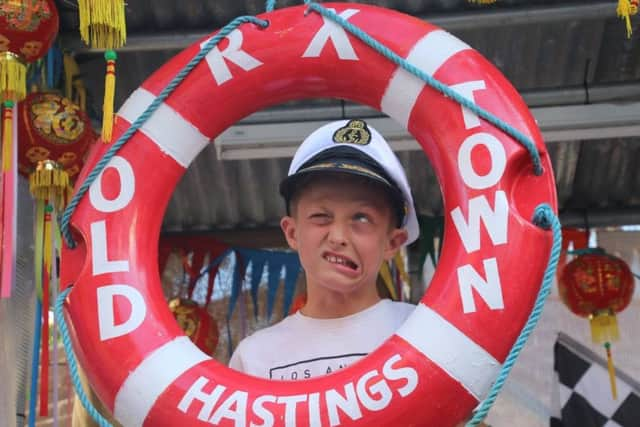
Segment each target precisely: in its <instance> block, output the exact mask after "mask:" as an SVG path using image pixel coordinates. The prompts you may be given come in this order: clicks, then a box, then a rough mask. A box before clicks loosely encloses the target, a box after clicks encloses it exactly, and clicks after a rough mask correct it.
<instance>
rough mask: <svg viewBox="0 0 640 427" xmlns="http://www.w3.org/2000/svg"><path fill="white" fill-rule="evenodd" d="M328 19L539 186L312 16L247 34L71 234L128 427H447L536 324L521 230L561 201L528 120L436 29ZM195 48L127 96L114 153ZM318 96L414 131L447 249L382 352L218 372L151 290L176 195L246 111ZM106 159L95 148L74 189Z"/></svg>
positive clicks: (163, 119) (177, 97) (168, 107)
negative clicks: (320, 369) (492, 118)
mask: <svg viewBox="0 0 640 427" xmlns="http://www.w3.org/2000/svg"><path fill="white" fill-rule="evenodd" d="M328 7H331V8H333V9H335V11H336V13H338V14H339V15H340V16H341V17H343V18H344V19H346V20H348V22H350V23H352V24H354V25H356V26H358V27H360V28H361V29H363V30H364V31H365V32H366V33H367V34H369V35H370V36H371V37H373V38H374V39H376V40H378V41H380V42H381V43H382V44H384V45H386V46H388V47H389V48H390V49H391V50H393V51H394V52H396V53H397V54H398V55H400V56H402V57H404V58H406V59H407V60H408V61H409V62H410V63H412V64H413V65H415V66H416V67H419V68H420V69H421V70H423V71H424V72H425V73H427V74H429V75H431V76H433V77H435V78H436V79H438V80H439V81H441V82H443V83H444V84H446V85H448V86H450V87H451V88H453V89H454V90H458V91H459V93H461V94H462V95H463V96H465V97H467V98H469V99H472V100H473V101H474V102H475V103H476V104H478V105H480V106H481V107H483V108H485V109H486V110H488V111H491V112H492V113H493V114H495V115H496V116H498V117H500V118H502V119H503V120H505V121H507V122H508V123H509V124H510V125H511V126H513V127H514V128H516V129H518V130H519V131H520V132H522V133H523V134H524V135H526V136H527V137H528V138H530V139H531V140H532V141H534V142H535V144H536V148H537V149H538V150H539V152H540V156H541V163H542V166H543V167H544V170H545V172H544V173H543V174H542V175H541V176H535V175H534V174H533V173H532V167H531V163H530V159H529V153H528V152H527V150H525V149H524V148H523V147H522V146H521V145H520V144H519V143H517V142H516V141H514V139H513V138H512V137H510V136H509V135H506V134H505V133H503V132H502V131H500V130H497V129H496V128H495V127H493V126H492V125H490V124H488V123H487V122H485V121H484V120H480V119H478V118H477V117H475V116H474V115H473V113H471V112H469V111H467V110H465V109H463V108H462V107H461V106H460V105H459V104H457V103H456V102H453V101H452V100H451V99H448V98H445V97H444V96H442V95H441V94H440V93H438V92H436V91H435V90H433V89H432V88H430V87H428V86H426V85H425V84H424V82H422V81H421V80H419V79H417V78H416V77H414V76H413V75H410V74H408V73H407V72H405V71H404V70H403V69H401V68H399V67H398V66H396V65H395V64H394V63H392V62H390V61H388V60H386V59H384V58H383V57H382V56H381V55H379V54H378V53H376V52H375V51H374V50H372V49H371V48H369V47H368V46H366V45H365V44H363V43H362V42H360V41H359V40H358V39H356V38H354V37H353V36H351V35H349V34H348V33H346V32H345V31H344V30H343V29H342V28H341V27H340V26H338V25H335V24H332V23H331V22H329V21H328V20H327V19H326V18H324V17H322V16H320V15H319V14H317V13H314V12H311V13H305V12H306V10H307V9H306V8H305V7H302V6H301V7H293V8H287V9H280V10H277V11H275V12H271V13H267V14H264V15H263V16H262V18H263V19H268V21H269V26H268V28H265V29H261V28H258V27H257V26H255V25H253V24H243V25H242V26H240V27H239V28H237V29H236V30H234V31H233V32H232V33H231V34H229V36H228V37H227V38H228V39H229V43H228V44H226V47H221V48H214V49H212V50H211V51H210V52H209V53H208V54H207V55H206V57H205V60H204V61H202V62H201V63H200V64H199V65H197V66H196V67H195V68H194V69H193V71H192V72H191V73H190V74H189V75H188V76H187V77H186V78H185V79H184V81H183V82H182V83H181V84H180V85H179V86H178V87H177V88H176V89H175V91H174V92H173V93H172V94H171V95H170V96H169V97H168V98H167V99H166V100H165V101H164V102H163V103H162V104H161V106H160V107H159V108H158V109H157V110H156V111H155V113H154V114H153V115H151V116H150V117H149V118H148V120H147V121H146V122H145V123H144V125H143V126H142V127H141V129H140V130H139V131H137V132H136V133H134V134H133V136H132V137H131V141H129V142H128V143H127V144H126V145H124V146H123V147H122V149H121V150H120V151H119V152H118V156H117V157H114V158H113V160H111V164H110V166H112V167H109V166H108V167H107V168H106V169H105V170H104V171H103V173H102V174H101V176H100V178H99V181H97V182H96V183H94V184H93V185H94V186H96V188H95V189H94V190H92V192H90V195H93V196H92V197H83V198H82V199H81V201H80V203H79V205H78V206H77V210H76V211H75V213H74V215H73V217H72V218H71V224H72V226H73V227H74V229H75V232H76V235H77V240H79V242H80V243H79V245H78V248H76V249H69V248H65V249H64V253H63V255H64V263H63V283H73V284H75V287H74V289H73V291H72V292H71V294H70V295H69V298H68V300H67V303H66V311H67V315H68V318H69V319H70V321H71V322H70V323H71V329H72V336H73V342H74V346H75V349H76V351H77V354H78V357H79V359H80V362H81V364H82V366H83V367H84V368H85V369H86V370H87V375H88V377H89V379H90V381H91V383H92V385H93V388H94V389H95V391H96V392H97V393H98V395H99V396H100V399H101V400H102V401H103V402H104V403H105V404H106V406H107V407H109V408H110V409H111V410H112V411H113V413H114V414H115V417H116V418H117V419H118V420H119V421H120V422H121V423H122V424H124V425H126V426H143V425H144V426H175V425H189V426H210V425H220V426H293V425H297V426H313V427H317V426H336V425H340V426H373V425H392V426H409V425H412V426H438V427H442V426H452V425H454V424H456V423H458V422H460V421H461V420H463V419H464V418H465V417H466V416H467V415H468V414H469V413H470V412H471V410H472V409H473V408H474V407H475V406H476V405H477V404H478V401H480V400H481V399H482V398H483V397H484V396H485V395H486V393H487V392H488V390H489V388H490V386H491V383H492V382H493V380H494V379H495V377H496V375H497V374H498V372H499V370H500V367H501V364H502V362H503V361H504V360H505V357H506V355H507V354H508V352H509V350H510V348H511V346H512V345H513V343H514V341H515V340H516V338H517V336H518V334H519V333H520V330H521V328H522V326H523V325H524V323H525V322H526V320H527V318H528V316H529V313H530V311H531V308H532V306H533V303H534V301H535V298H536V295H537V292H538V289H539V287H540V284H541V282H542V278H543V273H544V270H545V265H546V260H547V259H548V255H549V252H550V248H551V243H552V236H551V233H550V232H547V231H544V230H541V229H539V228H538V227H536V226H534V225H533V224H532V223H531V221H530V219H531V218H532V217H533V211H534V208H535V207H536V206H537V205H539V204H540V203H548V204H550V205H551V206H552V207H553V208H555V207H556V198H555V190H554V182H553V177H552V173H551V164H550V160H549V155H548V153H547V151H546V148H545V146H544V144H543V143H542V139H541V136H540V132H539V130H538V128H537V126H536V124H535V121H534V119H533V117H532V116H531V114H530V113H529V111H528V109H527V107H526V105H525V104H524V102H523V101H522V99H521V98H520V96H519V95H518V94H517V92H516V91H515V90H514V89H513V87H511V85H510V84H509V83H508V82H507V81H506V80H505V78H504V77H503V76H502V75H501V74H500V73H499V72H498V71H497V70H496V69H495V67H493V66H492V65H491V64H489V63H488V62H487V61H486V60H485V59H484V58H483V57H482V56H481V55H480V54H479V53H477V52H476V51H474V50H473V49H471V48H470V47H469V46H467V45H466V44H465V43H463V42H461V41H460V40H458V39H456V38H454V37H453V36H451V35H450V34H448V33H446V32H445V31H442V30H441V29H439V28H437V27H434V26H433V25H430V24H428V23H426V22H423V21H421V20H418V19H415V18H413V17H410V16H407V15H404V14H401V13H397V12H393V11H389V10H385V9H382V8H377V7H372V6H366V5H357V4H353V3H349V4H340V3H334V4H331V5H328ZM205 41H206V40H203V41H202V43H204V42H205ZM200 45H201V43H197V44H195V45H193V46H191V47H189V48H188V49H186V50H185V51H184V52H182V53H181V54H179V55H178V56H176V57H175V58H173V59H172V60H171V61H170V62H169V63H167V64H166V65H165V66H163V67H162V68H161V69H159V70H158V71H157V72H156V73H155V74H153V76H151V77H150V78H149V79H148V80H147V81H145V82H144V84H143V85H142V86H141V87H140V88H139V89H137V90H136V91H134V92H133V93H132V94H131V96H130V97H129V99H128V100H127V101H126V103H125V104H124V106H123V107H122V108H121V110H120V111H119V113H118V118H117V121H116V126H115V129H114V133H115V138H118V137H119V136H121V135H122V134H123V133H124V132H125V131H126V130H127V129H128V128H129V126H130V125H131V123H133V122H134V121H135V120H136V119H137V118H138V117H139V116H140V114H141V113H142V112H143V111H145V109H146V108H147V107H148V106H149V105H150V104H151V103H152V102H153V101H154V99H156V97H157V95H158V94H159V93H160V92H161V91H162V90H163V89H164V87H165V86H166V85H167V83H168V82H170V81H171V80H172V79H173V77H174V76H175V75H176V74H177V73H178V72H179V70H181V69H182V68H183V67H184V65H185V64H186V63H187V62H188V61H189V60H190V59H191V58H192V57H194V56H195V55H196V54H197V52H198V51H199V49H200ZM310 97H338V98H343V99H347V100H351V101H355V102H359V103H362V104H366V105H369V106H371V107H374V108H377V109H379V110H381V111H383V112H384V113H386V114H387V115H389V116H391V117H392V118H394V119H396V120H397V121H398V122H399V123H401V124H402V125H404V126H406V127H407V129H408V130H409V131H410V132H411V134H412V135H413V136H414V137H415V138H416V140H417V141H418V142H419V143H420V145H421V146H422V147H423V149H424V151H425V152H426V153H427V155H428V156H429V159H430V160H431V163H432V165H433V167H434V169H435V171H436V174H437V177H438V180H439V182H440V185H441V188H442V191H443V200H444V210H445V215H446V227H445V238H444V240H445V241H446V245H445V246H444V248H443V252H442V255H441V258H440V261H439V265H438V269H437V271H436V274H435V276H434V278H433V280H432V282H431V285H430V286H429V289H428V291H427V293H426V294H425V295H424V297H423V298H422V300H421V301H420V303H419V304H418V306H417V308H416V310H415V312H414V313H413V314H412V315H411V316H410V317H409V318H408V320H407V321H406V322H405V324H403V325H402V326H401V327H400V329H399V330H398V331H397V332H396V334H395V335H393V336H392V337H391V338H390V339H389V340H387V341H386V342H385V343H384V344H383V345H382V346H381V347H380V348H378V349H377V350H376V351H375V352H373V353H372V354H370V355H369V356H367V357H366V358H364V359H363V360H362V361H361V362H358V363H356V364H354V365H352V366H349V367H348V368H345V369H344V370H341V371H339V372H336V373H334V374H332V375H329V376H325V377H320V378H315V379H311V380H307V381H298V382H287V381H277V382H272V381H266V380H262V379H258V378H254V377H250V376H247V375H243V374H241V373H238V372H235V371H232V370H230V369H227V368H225V367H224V366H222V365H220V364H219V363H218V362H216V361H215V360H212V359H211V358H210V357H208V356H206V355H204V354H203V353H201V352H200V351H199V350H198V349H197V348H196V347H195V346H194V345H192V344H191V343H190V342H189V340H188V339H187V338H186V337H185V336H184V335H183V333H182V331H181V330H180V329H179V327H178V325H177V324H176V322H175V321H174V320H173V318H172V316H171V313H170V311H169V309H168V308H167V305H166V302H165V300H164V298H163V295H162V291H161V288H160V277H159V274H158V267H157V256H158V248H157V246H158V236H159V232H160V226H161V222H162V212H163V210H164V208H165V207H166V205H167V203H168V200H169V197H170V195H171V192H172V190H173V189H174V188H175V186H176V183H177V182H178V180H179V179H180V177H181V176H182V175H183V174H184V172H185V169H186V168H187V167H188V166H189V164H190V163H191V161H192V160H193V159H194V157H195V156H196V155H197V154H198V153H199V152H200V151H201V150H202V149H203V148H204V147H205V146H206V144H207V143H208V142H209V141H211V140H212V139H214V138H215V137H216V136H217V135H219V134H220V133H221V132H222V131H224V130H225V129H226V128H228V127H229V126H230V125H232V124H233V123H235V122H236V121H238V120H239V119H241V118H243V117H245V116H247V115H248V114H250V113H252V112H254V111H257V110H259V109H261V108H264V107H267V106H270V105H274V104H278V103H283V102H286V101H290V100H294V99H300V98H310ZM108 147H109V146H105V145H102V144H100V145H99V146H97V147H96V149H95V151H94V152H93V153H92V154H91V157H90V158H89V160H88V161H87V166H86V167H85V170H84V171H83V173H82V175H81V179H84V177H86V175H87V173H88V170H90V169H91V168H92V167H93V166H94V165H95V164H96V162H97V161H98V160H99V159H100V158H101V156H102V155H103V154H104V152H105V151H106V150H107V149H108ZM123 165H126V166H123ZM123 176H125V177H127V179H122V177H123ZM121 185H123V186H128V187H127V188H120V186H121ZM274 197H275V189H274ZM95 224H98V226H96V225H95ZM101 239H103V241H101V242H99V244H96V241H99V240H101ZM102 245H104V246H102ZM96 248H99V250H97V249H96ZM96 257H99V260H100V263H98V264H99V265H100V266H101V267H100V268H98V269H94V268H92V266H93V265H94V261H95V259H96ZM523 259H526V260H533V261H531V262H527V263H522V262H521V260H523ZM125 267H127V268H125Z"/></svg>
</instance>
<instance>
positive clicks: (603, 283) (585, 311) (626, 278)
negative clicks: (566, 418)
mask: <svg viewBox="0 0 640 427" xmlns="http://www.w3.org/2000/svg"><path fill="white" fill-rule="evenodd" d="M558 288H559V292H560V297H561V298H562V301H563V302H564V303H565V304H566V305H567V307H569V309H570V310H571V311H572V312H573V313H575V314H577V315H578V316H582V317H588V318H589V320H590V322H591V338H592V339H593V341H594V342H595V343H598V344H604V346H605V348H606V350H607V359H608V362H609V375H610V379H611V391H612V393H613V396H614V398H615V397H616V387H615V373H614V370H613V361H612V358H611V342H612V341H617V340H618V339H619V337H620V333H619V331H618V322H617V320H616V313H618V312H620V311H622V310H624V309H625V308H626V307H627V306H628V305H629V303H630V302H631V297H632V296H633V288H634V279H633V275H632V274H631V270H630V269H629V266H628V265H627V263H625V262H624V261H623V260H621V259H620V258H616V257H614V256H612V255H608V254H606V253H605V252H604V251H603V250H601V249H593V250H591V251H589V252H588V253H585V254H583V255H579V256H577V257H576V258H575V259H574V260H573V261H571V262H570V263H568V264H567V265H566V266H565V268H564V269H563V271H562V274H561V276H560V280H559V281H558Z"/></svg>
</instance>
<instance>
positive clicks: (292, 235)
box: [280, 216, 298, 250]
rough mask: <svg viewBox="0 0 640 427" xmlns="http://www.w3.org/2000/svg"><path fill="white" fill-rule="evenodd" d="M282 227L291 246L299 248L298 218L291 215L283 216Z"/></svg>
mask: <svg viewBox="0 0 640 427" xmlns="http://www.w3.org/2000/svg"><path fill="white" fill-rule="evenodd" d="M280 228H282V232H283V233H284V238H285V239H287V243H288V244H289V247H290V248H291V249H293V250H298V239H297V238H296V220H295V219H294V218H293V217H291V216H283V217H282V219H281V220H280Z"/></svg>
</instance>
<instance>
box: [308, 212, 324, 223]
mask: <svg viewBox="0 0 640 427" xmlns="http://www.w3.org/2000/svg"><path fill="white" fill-rule="evenodd" d="M309 219H310V220H311V221H313V222H327V221H328V220H329V214H327V213H325V212H314V213H312V214H310V215H309Z"/></svg>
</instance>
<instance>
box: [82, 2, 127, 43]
mask: <svg viewBox="0 0 640 427" xmlns="http://www.w3.org/2000/svg"><path fill="white" fill-rule="evenodd" d="M78 11H79V12H80V36H81V37H82V40H83V41H84V42H85V43H86V44H87V45H89V46H91V47H94V48H98V49H117V48H119V47H121V46H123V45H124V43H125V41H126V40H127V27H126V22H125V14H124V0H78Z"/></svg>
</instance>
